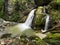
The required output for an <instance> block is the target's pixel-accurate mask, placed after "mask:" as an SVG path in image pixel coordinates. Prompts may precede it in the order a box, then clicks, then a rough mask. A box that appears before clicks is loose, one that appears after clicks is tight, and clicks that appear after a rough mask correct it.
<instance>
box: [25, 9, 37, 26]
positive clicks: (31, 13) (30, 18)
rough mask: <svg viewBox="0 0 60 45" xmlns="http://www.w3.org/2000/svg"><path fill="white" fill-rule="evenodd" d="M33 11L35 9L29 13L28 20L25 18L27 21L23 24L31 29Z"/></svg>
mask: <svg viewBox="0 0 60 45" xmlns="http://www.w3.org/2000/svg"><path fill="white" fill-rule="evenodd" d="M35 10H36V9H33V10H32V11H31V12H30V13H29V15H28V18H27V20H26V21H25V24H26V25H27V26H30V27H31V24H32V20H33V18H34V11H35Z"/></svg>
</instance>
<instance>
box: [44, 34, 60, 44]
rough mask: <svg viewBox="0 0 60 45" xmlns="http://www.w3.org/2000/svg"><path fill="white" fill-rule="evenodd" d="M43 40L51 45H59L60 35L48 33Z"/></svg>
mask: <svg viewBox="0 0 60 45" xmlns="http://www.w3.org/2000/svg"><path fill="white" fill-rule="evenodd" d="M44 40H45V41H46V42H47V43H49V44H51V45H60V33H50V34H48V35H47V37H46V38H45V39H44Z"/></svg>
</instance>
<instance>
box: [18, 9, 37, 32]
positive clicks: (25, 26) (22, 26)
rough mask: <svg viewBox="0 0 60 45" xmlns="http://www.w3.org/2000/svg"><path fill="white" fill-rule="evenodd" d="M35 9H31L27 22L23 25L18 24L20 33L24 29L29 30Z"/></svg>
mask: <svg viewBox="0 0 60 45" xmlns="http://www.w3.org/2000/svg"><path fill="white" fill-rule="evenodd" d="M35 10H36V9H33V10H32V11H31V12H30V13H29V15H28V18H27V20H26V21H25V23H20V24H18V27H19V28H20V29H21V31H24V30H25V29H31V24H32V20H33V18H34V12H35Z"/></svg>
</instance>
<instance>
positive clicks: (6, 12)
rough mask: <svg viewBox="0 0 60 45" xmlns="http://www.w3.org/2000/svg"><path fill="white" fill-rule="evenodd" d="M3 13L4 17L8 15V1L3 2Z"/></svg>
mask: <svg viewBox="0 0 60 45" xmlns="http://www.w3.org/2000/svg"><path fill="white" fill-rule="evenodd" d="M4 12H5V15H8V0H4Z"/></svg>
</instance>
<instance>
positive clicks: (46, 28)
mask: <svg viewBox="0 0 60 45" xmlns="http://www.w3.org/2000/svg"><path fill="white" fill-rule="evenodd" d="M49 19H50V16H49V15H48V14H46V22H45V27H44V30H41V31H42V32H46V31H47V30H48V25H49Z"/></svg>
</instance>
